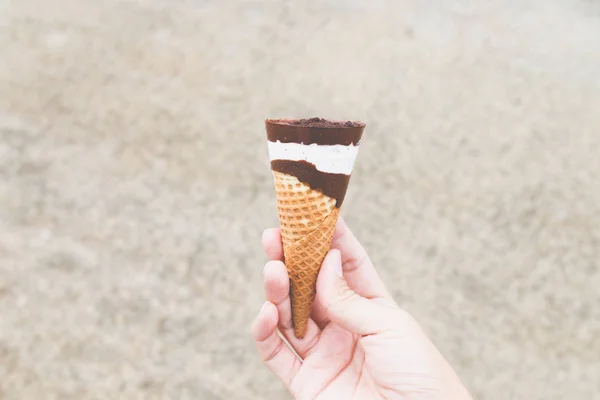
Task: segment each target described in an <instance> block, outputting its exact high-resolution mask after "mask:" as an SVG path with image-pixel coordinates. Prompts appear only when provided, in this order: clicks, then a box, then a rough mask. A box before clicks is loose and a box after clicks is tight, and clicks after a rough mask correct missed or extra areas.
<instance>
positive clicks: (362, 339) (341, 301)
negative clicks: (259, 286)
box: [252, 219, 471, 400]
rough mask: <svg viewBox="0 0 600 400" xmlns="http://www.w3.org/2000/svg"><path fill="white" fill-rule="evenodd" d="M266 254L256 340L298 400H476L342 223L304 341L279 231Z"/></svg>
mask: <svg viewBox="0 0 600 400" xmlns="http://www.w3.org/2000/svg"><path fill="white" fill-rule="evenodd" d="M263 247H264V250H265V252H266V254H267V257H268V258H269V260H270V261H269V262H268V263H267V264H266V265H265V268H264V285H265V297H266V300H267V301H266V302H265V303H264V305H263V307H262V309H261V310H260V312H259V314H258V316H257V317H256V320H255V321H254V324H253V326H252V336H253V338H254V340H255V342H256V346H257V348H258V352H259V354H260V356H261V358H262V359H263V361H264V362H265V364H266V365H267V366H268V367H269V369H270V370H271V371H272V372H273V374H275V376H276V377H277V378H278V379H279V380H280V381H281V382H282V383H283V385H284V386H285V387H286V388H287V389H288V390H289V391H290V393H291V394H292V395H293V396H294V397H295V398H296V399H299V400H309V399H310V400H312V399H320V400H321V399H322V400H326V399H331V400H338V399H360V400H368V399H413V400H425V399H427V400H438V399H440V400H441V399H444V400H446V399H455V400H470V399H471V397H470V395H469V393H468V392H467V390H466V389H465V388H464V386H463V385H462V383H461V382H460V379H459V378H458V377H457V375H456V374H455V372H454V370H453V369H452V367H451V366H450V365H449V364H448V362H447V361H446V360H445V359H444V357H443V356H442V354H441V353H440V352H439V351H438V350H437V348H436V347H435V346H434V345H433V343H432V342H431V341H430V340H429V338H428V337H427V336H426V335H425V333H424V332H423V330H422V329H421V328H420V327H419V324H418V323H417V322H416V320H415V319H414V318H413V317H411V316H410V315H409V314H408V313H407V312H406V311H404V310H402V309H401V308H400V307H399V306H398V305H397V304H396V303H395V302H394V300H393V299H392V297H391V296H390V294H389V293H388V291H387V289H386V287H385V285H384V284H383V282H382V281H381V279H380V278H379V275H378V273H377V271H376V270H375V268H374V266H373V264H372V263H371V261H370V259H369V257H368V255H367V253H366V252H365V250H364V248H363V247H362V246H361V245H360V243H359V242H358V241H357V240H356V238H355V237H354V235H353V234H352V232H350V229H349V228H348V226H347V225H346V224H345V223H344V221H343V220H341V219H340V221H339V222H338V225H337V227H336V231H335V234H334V238H333V242H332V246H331V248H332V250H331V251H330V252H329V253H328V254H327V256H326V257H325V260H324V261H323V265H322V267H321V271H320V273H319V278H318V281H317V298H316V300H315V303H314V306H313V311H312V316H311V320H310V321H309V325H308V329H307V332H306V336H305V337H304V338H303V339H298V338H296V337H295V335H294V330H293V325H292V314H291V306H290V298H289V280H288V275H287V271H286V269H285V265H284V264H283V262H282V260H283V248H282V244H281V233H280V231H279V229H267V230H266V231H265V232H264V234H263ZM282 337H283V338H284V339H285V340H284V339H282Z"/></svg>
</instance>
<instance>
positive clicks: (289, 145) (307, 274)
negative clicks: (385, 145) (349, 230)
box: [266, 119, 364, 338]
mask: <svg viewBox="0 0 600 400" xmlns="http://www.w3.org/2000/svg"><path fill="white" fill-rule="evenodd" d="M266 124H267V134H268V137H269V153H270V157H271V168H272V169H273V176H274V180H275V191H276V195H277V210H278V213H279V222H280V225H281V236H282V241H283V251H284V258H285V260H284V261H285V264H286V268H287V271H288V275H289V278H290V296H291V303H292V319H293V324H294V333H295V335H296V337H298V338H302V337H304V335H305V334H306V329H307V326H308V322H309V319H310V314H311V310H312V304H313V301H314V299H315V294H316V282H317V277H318V275H319V270H320V268H321V264H322V262H323V259H324V258H325V256H326V255H327V252H328V251H329V248H330V246H331V240H332V238H333V233H334V231H335V225H336V223H337V220H338V216H339V213H340V206H341V204H342V202H343V200H344V196H345V193H346V189H347V185H348V181H349V179H350V174H351V171H352V167H353V165H354V160H355V158H356V154H357V151H358V141H359V140H360V137H361V135H362V131H363V129H364V124H362V123H352V122H333V121H326V120H322V119H310V120H267V122H266Z"/></svg>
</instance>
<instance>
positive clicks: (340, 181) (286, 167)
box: [271, 160, 350, 208]
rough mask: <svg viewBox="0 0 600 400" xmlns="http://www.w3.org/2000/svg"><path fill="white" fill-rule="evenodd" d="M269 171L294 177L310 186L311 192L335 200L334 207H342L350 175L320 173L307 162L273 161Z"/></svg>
mask: <svg viewBox="0 0 600 400" xmlns="http://www.w3.org/2000/svg"><path fill="white" fill-rule="evenodd" d="M271 169H272V170H273V171H277V172H281V173H283V174H288V175H292V176H295V177H296V178H298V180H299V181H300V182H303V183H306V184H307V185H308V186H310V188H311V189H312V190H318V191H320V192H321V193H323V194H324V195H325V196H329V197H331V198H332V199H335V200H336V203H335V206H336V207H338V208H339V207H341V206H342V203H343V201H344V197H345V196H346V190H347V189H348V182H349V181H350V175H346V174H332V173H329V172H321V171H319V170H318V169H317V168H316V167H315V166H314V164H312V163H309V162H308V161H290V160H273V161H271Z"/></svg>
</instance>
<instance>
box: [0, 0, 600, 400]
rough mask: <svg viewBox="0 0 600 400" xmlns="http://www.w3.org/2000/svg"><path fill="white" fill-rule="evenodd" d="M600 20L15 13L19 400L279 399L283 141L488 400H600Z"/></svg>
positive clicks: (529, 11)
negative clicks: (268, 251) (318, 143)
mask: <svg viewBox="0 0 600 400" xmlns="http://www.w3.org/2000/svg"><path fill="white" fill-rule="evenodd" d="M599 71H600V3H599V2H597V1H593V0H544V1H535V0H519V1H509V0H488V1H469V0H448V1H444V2H442V1H440V2H422V1H416V0H415V1H412V0H389V1H386V0H371V1H359V0H321V1H316V0H315V1H312V0H311V1H305V2H289V1H284V0H266V1H250V0H238V1H234V0H228V1H225V0H222V1H217V0H212V1H211V0H121V1H118V0H103V1H101V0H52V1H45V0H0V398H2V399H23V400H29V399H182V400H183V399H205V400H212V399H282V398H288V397H287V396H288V395H287V394H286V393H285V392H284V390H283V389H282V388H281V386H280V385H279V383H278V382H277V381H276V380H275V379H274V378H273V377H272V376H271V375H270V373H269V372H268V371H267V370H266V368H264V367H263V366H262V363H261V362H260V361H259V359H258V356H257V354H256V352H255V349H254V346H253V343H252V341H251V338H250V335H249V324H250V323H251V321H252V319H253V318H254V316H255V314H256V313H257V312H258V310H259V308H260V306H261V305H262V302H263V294H262V268H263V263H264V262H265V261H266V260H265V257H264V255H263V253H262V249H261V248H260V236H261V233H262V230H263V229H264V228H266V227H271V226H276V224H277V216H276V209H275V196H274V190H273V186H272V185H273V184H272V177H271V173H270V170H269V164H268V159H267V150H266V142H265V133H264V123H263V120H264V119H265V118H267V117H312V116H321V117H328V118H333V119H360V120H363V121H365V122H367V128H366V131H365V135H364V140H363V145H362V146H361V154H360V155H359V157H358V161H357V165H356V168H355V173H354V174H353V178H352V182H351V185H350V189H349V193H348V196H347V200H346V202H345V203H344V208H343V210H342V211H343V215H344V216H345V218H346V220H347V221H348V223H349V224H350V226H351V227H352V228H353V230H354V231H355V232H356V235H357V236H358V237H359V239H360V240H361V241H362V242H363V243H364V245H365V247H366V248H367V249H368V250H369V252H370V254H371V257H372V258H373V260H374V262H375V264H376V265H377V267H378V269H379V271H380V272H381V274H382V275H383V277H384V278H385V280H386V282H387V284H388V285H389V287H390V288H391V290H392V291H393V294H394V296H395V298H396V299H397V300H398V302H399V303H400V304H401V305H402V306H403V307H405V308H406V309H408V310H409V311H410V312H411V313H413V314H414V315H415V316H416V317H417V318H418V319H419V320H420V322H421V323H422V324H423V326H424V329H425V330H426V331H427V333H428V334H429V335H430V336H431V337H432V339H433V340H434V342H435V343H436V344H437V346H438V347H439V348H440V349H441V351H442V352H443V353H444V355H445V356H446V357H447V358H448V359H449V360H450V362H451V363H452V364H453V365H454V366H455V368H456V369H457V372H458V374H459V375H460V376H461V378H462V379H463V381H464V382H465V384H466V385H467V386H468V387H469V388H470V390H471V391H472V394H473V395H474V397H476V398H481V399H492V400H495V399H498V400H499V399H516V398H527V399H530V400H531V399H544V400H551V399H565V398H568V399H591V398H600V381H599V380H598V377H599V376H600V357H599V354H600V339H599V338H600V307H598V305H599V304H600V291H599V290H598V288H599V287H600V270H599V268H600V267H599V261H598V260H600V177H599V171H600V157H599V153H600V112H599V110H600V72H599Z"/></svg>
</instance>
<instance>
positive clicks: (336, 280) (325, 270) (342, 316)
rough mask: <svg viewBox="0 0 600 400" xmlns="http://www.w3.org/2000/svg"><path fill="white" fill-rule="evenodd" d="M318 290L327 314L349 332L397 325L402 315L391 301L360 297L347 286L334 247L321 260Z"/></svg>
mask: <svg viewBox="0 0 600 400" xmlns="http://www.w3.org/2000/svg"><path fill="white" fill-rule="evenodd" d="M317 291H318V292H319V298H320V300H321V302H322V303H323V306H324V307H325V309H326V310H327V318H329V320H330V321H331V322H334V323H336V324H338V325H340V326H342V327H343V328H344V329H347V330H349V331H350V332H352V333H356V334H360V335H372V334H376V333H381V332H384V331H388V330H391V329H394V328H396V327H397V325H398V322H399V321H400V320H401V319H403V318H399V317H400V316H401V314H402V313H403V311H402V310H401V309H400V308H399V307H398V306H397V305H396V304H395V303H394V302H393V301H391V300H389V299H384V298H370V299H369V298H366V297H362V296H360V295H358V294H357V293H356V292H355V291H354V290H352V288H351V287H349V286H348V283H347V282H346V280H345V279H344V275H343V270H342V257H341V254H340V251H339V250H337V249H333V250H330V251H329V253H328V254H327V256H326V257H325V260H323V265H322V266H321V271H320V273H319V279H318V281H317ZM404 314H406V313H404Z"/></svg>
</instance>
